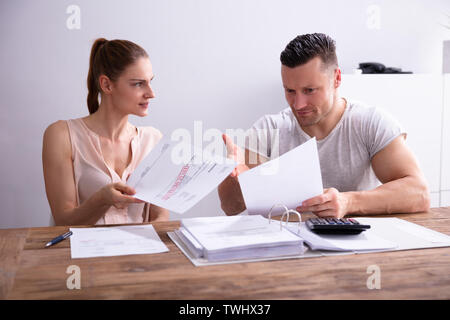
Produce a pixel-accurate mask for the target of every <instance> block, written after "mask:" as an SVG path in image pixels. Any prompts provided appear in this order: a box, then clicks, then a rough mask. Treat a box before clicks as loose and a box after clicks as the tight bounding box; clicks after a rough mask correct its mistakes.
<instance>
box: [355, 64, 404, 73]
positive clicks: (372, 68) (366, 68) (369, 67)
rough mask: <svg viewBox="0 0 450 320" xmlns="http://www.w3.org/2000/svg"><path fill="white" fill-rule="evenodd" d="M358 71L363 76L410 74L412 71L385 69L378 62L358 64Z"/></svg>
mask: <svg viewBox="0 0 450 320" xmlns="http://www.w3.org/2000/svg"><path fill="white" fill-rule="evenodd" d="M359 69H361V70H362V73H363V74H369V73H391V74H392V73H402V74H404V73H412V71H402V69H400V68H393V67H388V68H386V67H385V66H384V64H382V63H379V62H362V63H360V64H359Z"/></svg>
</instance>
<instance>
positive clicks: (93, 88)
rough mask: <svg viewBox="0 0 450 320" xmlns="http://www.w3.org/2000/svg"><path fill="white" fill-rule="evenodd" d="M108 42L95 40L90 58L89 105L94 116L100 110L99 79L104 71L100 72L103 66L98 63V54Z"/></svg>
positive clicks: (88, 78) (88, 79)
mask: <svg viewBox="0 0 450 320" xmlns="http://www.w3.org/2000/svg"><path fill="white" fill-rule="evenodd" d="M106 42H108V40H106V39H105V38H98V39H97V40H95V42H94V44H93V45H92V49H91V56H90V58H89V72H88V77H87V87H88V96H87V105H88V109H89V113H90V114H93V113H94V112H96V111H97V109H98V94H99V92H100V90H99V84H98V77H99V76H100V73H101V72H102V70H99V69H101V66H100V65H99V63H98V62H99V61H98V60H99V59H98V52H99V51H100V49H101V47H102V46H103V45H104V44H105V43H106ZM96 57H97V59H96Z"/></svg>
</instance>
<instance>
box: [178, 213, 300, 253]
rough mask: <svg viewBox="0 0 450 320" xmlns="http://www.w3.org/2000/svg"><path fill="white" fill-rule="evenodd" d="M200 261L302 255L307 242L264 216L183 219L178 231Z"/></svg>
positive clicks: (179, 235) (179, 236)
mask: <svg viewBox="0 0 450 320" xmlns="http://www.w3.org/2000/svg"><path fill="white" fill-rule="evenodd" d="M175 233H176V235H177V236H178V238H179V239H180V240H181V241H182V242H183V243H184V244H185V245H186V247H187V248H188V249H189V251H191V254H192V255H193V256H195V257H196V258H204V259H207V260H208V261H226V260H234V259H255V258H270V257H281V256H292V255H299V254H302V253H303V251H304V248H303V240H302V238H300V237H299V236H297V235H295V234H294V233H292V232H290V231H289V230H287V229H285V228H281V227H280V223H279V222H278V221H272V222H271V223H269V220H268V219H265V218H264V217H262V216H259V215H255V216H233V217H221V216H220V217H204V218H190V219H182V220H181V228H180V229H179V230H176V231H175Z"/></svg>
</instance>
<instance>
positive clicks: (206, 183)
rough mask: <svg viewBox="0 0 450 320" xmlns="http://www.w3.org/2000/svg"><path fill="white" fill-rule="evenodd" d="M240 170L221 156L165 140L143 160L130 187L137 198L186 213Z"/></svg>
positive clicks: (131, 178) (131, 180) (132, 176)
mask: <svg viewBox="0 0 450 320" xmlns="http://www.w3.org/2000/svg"><path fill="white" fill-rule="evenodd" d="M235 167H236V163H235V162H234V161H232V160H230V159H226V158H224V157H222V156H221V155H213V154H211V153H210V152H208V151H207V150H201V149H199V148H195V147H194V146H191V145H189V144H186V143H183V142H173V141H171V140H170V139H167V138H163V139H161V141H160V142H159V143H158V144H157V145H156V147H155V148H154V149H153V150H152V151H151V153H150V154H149V155H148V156H147V157H146V158H145V159H143V160H142V162H141V163H140V164H139V167H138V168H137V169H136V170H135V171H134V172H133V174H132V175H131V176H130V178H129V179H128V181H127V184H128V185H130V186H132V187H133V188H135V190H136V194H135V195H134V196H135V197H136V198H138V199H141V200H144V201H146V202H149V203H153V204H155V205H157V206H160V207H163V208H166V209H168V210H170V211H174V212H176V213H184V212H185V211H186V210H189V209H190V208H191V207H192V206H194V205H195V204H196V203H197V202H199V201H200V200H201V199H203V198H204V197H205V196H206V195H207V194H208V193H210V192H211V191H212V190H213V189H214V188H216V187H217V186H218V185H219V184H220V183H221V182H222V181H223V180H224V179H225V178H226V177H227V176H228V175H229V174H230V173H231V171H232V170H233V169H234V168H235Z"/></svg>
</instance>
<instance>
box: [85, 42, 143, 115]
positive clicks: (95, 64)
mask: <svg viewBox="0 0 450 320" xmlns="http://www.w3.org/2000/svg"><path fill="white" fill-rule="evenodd" d="M141 57H148V54H147V52H145V50H144V49H143V48H141V47H140V46H138V45H137V44H135V43H133V42H131V41H128V40H111V41H108V40H106V39H105V38H98V39H97V40H95V42H94V44H93V45H92V49H91V57H90V59H89V72H88V77H87V87H88V96H87V104H88V109H89V113H90V114H92V113H94V112H96V111H97V110H98V107H99V104H98V94H99V93H100V92H101V90H100V84H99V82H98V78H99V77H100V75H102V74H104V75H105V76H107V77H108V78H109V79H110V80H111V81H116V80H117V79H118V78H119V76H120V74H121V73H122V72H123V71H124V70H125V68H126V67H128V66H129V65H131V64H133V63H134V62H135V61H136V60H137V59H138V58H141Z"/></svg>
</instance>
